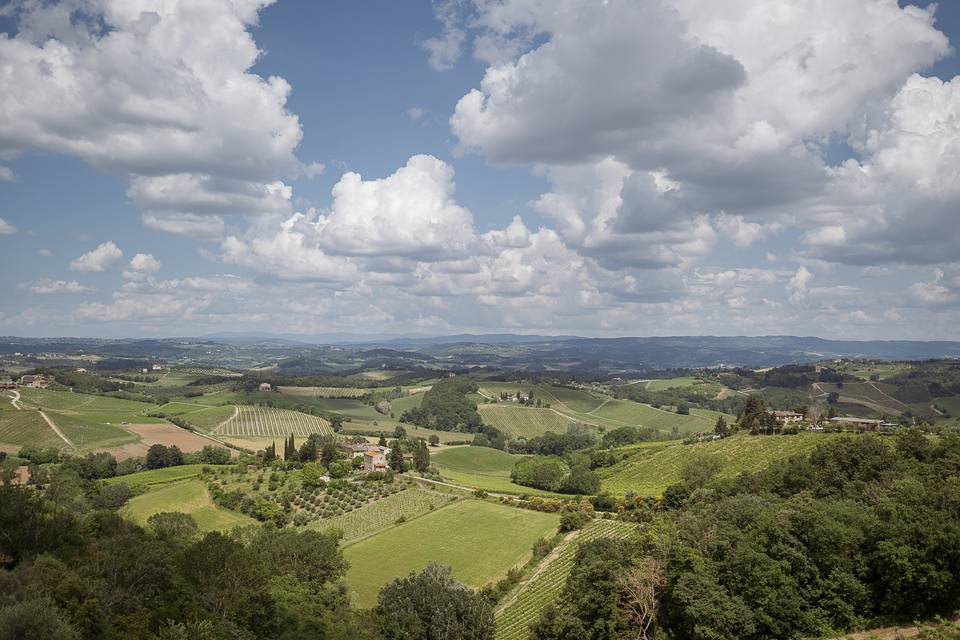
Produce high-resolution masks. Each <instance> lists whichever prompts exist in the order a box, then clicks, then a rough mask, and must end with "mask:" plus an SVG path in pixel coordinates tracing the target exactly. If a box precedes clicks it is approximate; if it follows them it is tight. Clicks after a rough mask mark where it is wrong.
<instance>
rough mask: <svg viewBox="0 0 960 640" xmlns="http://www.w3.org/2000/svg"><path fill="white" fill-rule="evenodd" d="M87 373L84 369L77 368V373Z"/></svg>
mask: <svg viewBox="0 0 960 640" xmlns="http://www.w3.org/2000/svg"><path fill="white" fill-rule="evenodd" d="M86 372H87V370H86V369H84V368H83V367H79V368H77V373H86Z"/></svg>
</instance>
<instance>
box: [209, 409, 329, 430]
mask: <svg viewBox="0 0 960 640" xmlns="http://www.w3.org/2000/svg"><path fill="white" fill-rule="evenodd" d="M213 433H214V434H216V435H224V436H276V437H282V436H287V435H290V434H293V435H295V436H301V437H306V436H309V435H310V434H311V433H320V434H328V433H333V430H332V429H331V428H330V425H329V423H327V421H326V420H324V419H323V418H320V417H317V416H312V415H309V414H306V413H300V412H299V411H290V410H289V409H274V408H272V407H257V406H239V407H237V412H236V413H235V414H234V415H233V416H232V417H231V418H228V419H227V420H226V421H225V422H223V423H221V424H220V426H218V427H217V428H216V429H214V430H213Z"/></svg>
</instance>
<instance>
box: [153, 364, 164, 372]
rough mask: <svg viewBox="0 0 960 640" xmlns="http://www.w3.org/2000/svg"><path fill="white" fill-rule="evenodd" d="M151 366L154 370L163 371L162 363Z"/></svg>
mask: <svg viewBox="0 0 960 640" xmlns="http://www.w3.org/2000/svg"><path fill="white" fill-rule="evenodd" d="M151 368H152V369H153V370H154V371H163V365H162V364H155V365H153V367H151Z"/></svg>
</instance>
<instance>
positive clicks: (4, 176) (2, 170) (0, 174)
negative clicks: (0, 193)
mask: <svg viewBox="0 0 960 640" xmlns="http://www.w3.org/2000/svg"><path fill="white" fill-rule="evenodd" d="M15 179H16V176H15V175H14V174H13V169H11V168H10V167H5V166H3V165H2V164H0V182H13V181H14V180H15Z"/></svg>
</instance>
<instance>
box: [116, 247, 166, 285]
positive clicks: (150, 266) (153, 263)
mask: <svg viewBox="0 0 960 640" xmlns="http://www.w3.org/2000/svg"><path fill="white" fill-rule="evenodd" d="M159 270H160V261H159V260H157V259H156V258H154V257H153V255H152V254H149V253H138V254H137V255H135V256H133V258H131V260H130V263H129V264H128V265H127V268H126V270H125V271H124V272H123V277H125V278H128V279H136V278H143V277H145V276H147V275H149V274H152V273H156V272H157V271H159Z"/></svg>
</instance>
